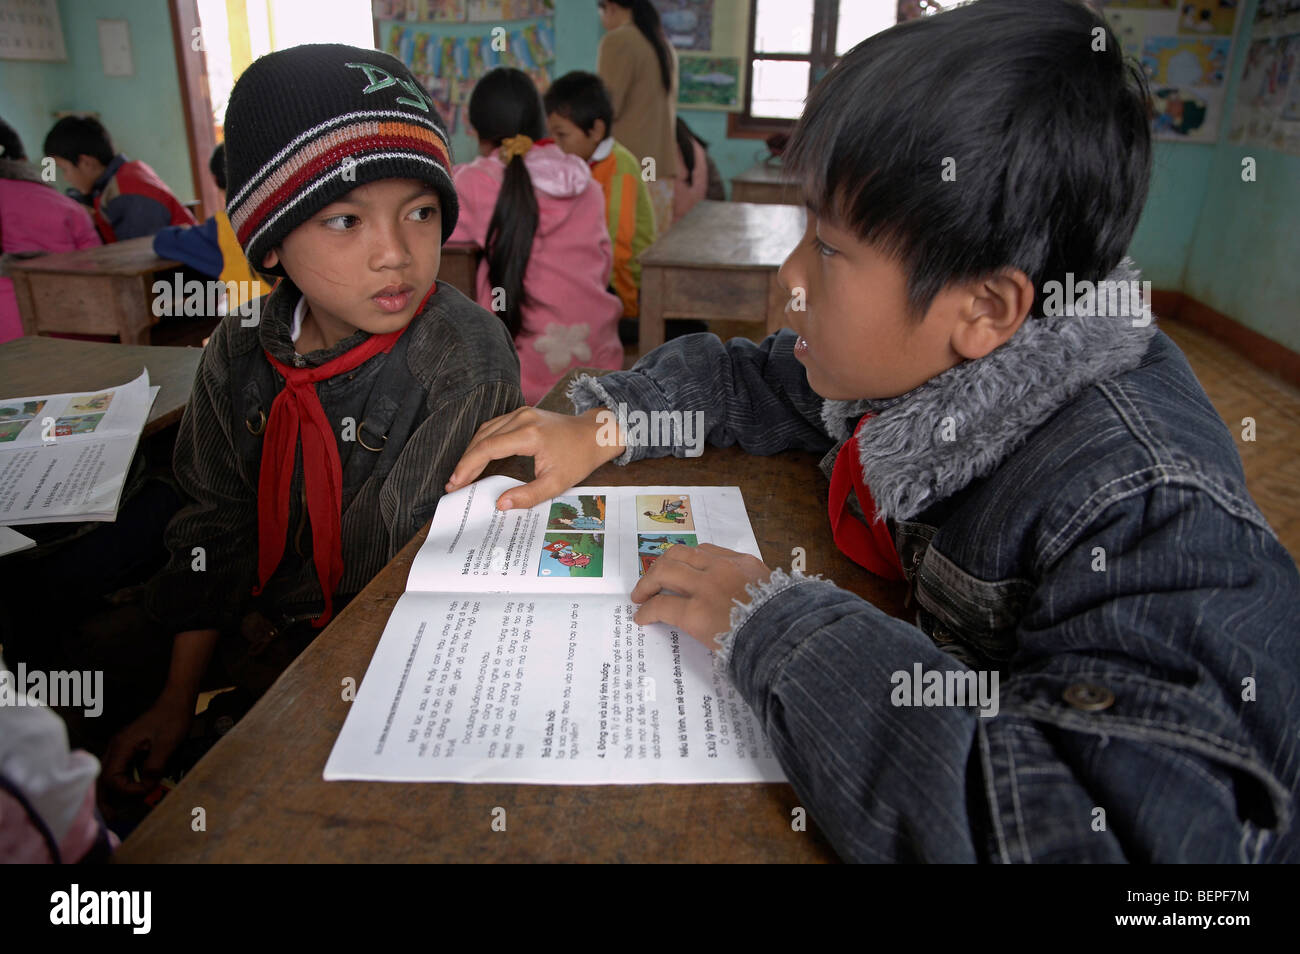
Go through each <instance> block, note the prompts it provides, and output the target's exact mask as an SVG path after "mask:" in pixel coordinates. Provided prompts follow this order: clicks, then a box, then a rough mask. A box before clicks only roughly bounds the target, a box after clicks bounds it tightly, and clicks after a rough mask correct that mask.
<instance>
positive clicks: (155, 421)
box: [0, 336, 203, 437]
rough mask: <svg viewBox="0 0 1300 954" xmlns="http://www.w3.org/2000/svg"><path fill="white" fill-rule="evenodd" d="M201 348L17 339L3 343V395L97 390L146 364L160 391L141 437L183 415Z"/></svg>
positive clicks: (134, 373) (0, 377) (123, 380)
mask: <svg viewBox="0 0 1300 954" xmlns="http://www.w3.org/2000/svg"><path fill="white" fill-rule="evenodd" d="M202 357H203V349H202V348H150V347H143V346H138V345H119V344H100V343H98V342H93V341H69V340H66V339H63V338H37V337H30V336H29V337H24V338H15V339H14V340H13V341H6V342H4V343H2V344H0V381H3V382H4V392H3V396H6V397H24V396H26V395H29V394H63V393H65V392H68V391H97V390H99V389H101V388H107V387H113V386H114V385H118V384H126V382H128V381H130V380H132V379H133V378H135V377H136V376H137V375H139V373H140V371H141V370H142V369H144V368H148V369H149V383H150V384H157V385H159V386H160V387H161V388H162V390H160V391H159V392H158V398H157V400H155V401H154V403H153V408H152V409H151V410H150V411H149V418H148V420H147V421H146V422H145V425H144V431H143V432H142V436H143V437H148V436H149V435H150V434H153V433H154V432H156V431H160V430H162V429H163V428H165V427H167V426H168V425H171V424H175V423H177V422H178V421H179V420H180V419H181V412H183V411H184V410H185V405H186V404H188V403H189V400H190V390H191V388H192V387H193V385H194V372H195V371H196V370H197V369H198V366H199V359H200V358H202Z"/></svg>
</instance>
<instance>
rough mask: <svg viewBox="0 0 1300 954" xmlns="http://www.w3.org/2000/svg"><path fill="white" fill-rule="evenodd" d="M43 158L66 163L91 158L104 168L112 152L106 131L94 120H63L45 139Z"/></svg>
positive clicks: (111, 159)
mask: <svg viewBox="0 0 1300 954" xmlns="http://www.w3.org/2000/svg"><path fill="white" fill-rule="evenodd" d="M45 155H47V156H57V157H58V158H59V159H66V160H68V161H69V162H76V161H77V160H78V159H79V158H80V157H82V156H91V157H93V158H95V159H98V160H99V161H100V162H102V163H103V164H104V165H108V164H109V163H110V162H112V161H113V156H114V155H115V150H114V149H113V140H112V139H110V138H109V136H108V130H107V129H105V128H104V126H103V124H102V123H101V122H100V121H99V120H98V119H96V118H95V117H94V116H64V117H63V118H62V119H60V120H59V121H58V122H57V123H55V124H54V126H53V127H52V128H51V129H50V131H49V133H48V134H47V135H46V137H45Z"/></svg>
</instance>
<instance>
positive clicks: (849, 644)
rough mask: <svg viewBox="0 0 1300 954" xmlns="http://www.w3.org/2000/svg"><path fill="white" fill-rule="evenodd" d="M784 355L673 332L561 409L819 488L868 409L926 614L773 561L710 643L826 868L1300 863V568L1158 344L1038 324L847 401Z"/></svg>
mask: <svg viewBox="0 0 1300 954" xmlns="http://www.w3.org/2000/svg"><path fill="white" fill-rule="evenodd" d="M1134 277H1135V273H1133V272H1132V270H1131V268H1130V266H1129V265H1128V263H1125V264H1124V265H1123V266H1121V268H1120V269H1119V270H1118V271H1117V273H1115V274H1113V275H1112V276H1110V278H1112V279H1115V280H1128V279H1132V278H1134ZM795 340H796V336H795V335H794V334H793V333H792V332H790V331H782V332H780V333H778V334H775V335H772V336H770V337H769V338H768V339H767V340H766V341H764V342H763V343H762V344H761V345H754V344H753V343H751V342H748V341H745V340H743V339H734V340H732V341H730V342H727V343H726V344H723V343H722V342H721V341H719V340H718V339H717V338H716V337H713V336H707V335H695V336H690V337H687V338H679V339H677V340H676V341H672V342H669V343H668V344H667V345H665V346H663V347H661V348H659V349H657V350H655V351H654V352H652V353H650V354H648V355H646V356H645V357H644V358H643V359H642V360H641V361H640V362H639V363H638V364H637V366H636V367H635V368H634V369H633V370H632V371H630V372H623V373H616V374H612V375H606V376H604V377H601V378H599V379H594V378H581V379H579V380H578V381H576V382H575V383H574V386H573V388H572V390H571V392H570V394H571V397H572V398H573V401H574V405H575V407H576V408H577V410H578V411H579V412H581V411H584V410H586V409H588V408H590V407H593V406H598V405H602V404H603V405H606V406H610V407H613V406H616V405H617V404H618V403H619V402H623V403H624V404H626V405H627V407H628V408H636V409H642V410H646V411H655V410H678V411H684V412H685V411H702V412H703V413H704V415H705V417H704V420H705V423H706V429H707V430H706V433H707V436H708V440H709V442H710V443H712V444H716V445H719V446H728V445H731V444H733V443H739V444H740V445H741V447H742V448H744V449H745V450H747V451H749V452H750V453H754V454H771V453H776V452H778V451H781V450H785V449H790V448H800V449H803V450H809V451H813V452H816V453H821V454H825V458H824V460H823V470H826V471H829V468H830V465H831V464H832V463H833V461H834V458H835V454H836V453H837V451H838V449H839V446H840V444H841V443H842V442H843V441H844V439H846V438H847V437H848V436H849V435H850V434H851V433H852V430H853V428H854V426H855V424H856V422H857V420H858V419H859V418H860V416H861V415H862V414H863V413H865V412H866V411H874V412H875V413H876V415H877V417H876V419H874V420H873V421H872V422H871V424H870V425H869V426H868V427H867V428H865V429H864V431H863V437H862V439H861V440H860V442H859V443H860V449H861V459H862V463H863V470H864V476H865V478H866V480H867V482H868V484H869V486H870V487H871V490H872V495H873V497H874V499H875V500H876V502H877V505H878V508H879V510H880V512H881V515H882V517H884V518H887V519H888V520H889V524H888V525H889V527H890V529H891V532H892V534H893V538H894V541H895V544H896V547H897V549H898V552H899V555H900V557H901V559H902V561H903V565H904V568H905V571H906V573H907V576H908V580H909V583H910V584H911V585H912V586H913V587H914V592H915V597H916V606H917V614H916V619H915V624H914V625H913V624H911V623H908V622H905V621H903V620H899V619H896V618H893V617H891V616H889V615H887V614H885V613H884V612H883V611H881V610H880V609H878V608H876V607H875V606H873V605H872V604H870V603H869V602H867V601H865V600H863V599H861V598H860V597H858V596H856V595H854V594H852V593H849V592H847V591H845V590H842V589H839V588H838V587H836V586H835V585H834V584H833V583H832V582H830V581H827V580H821V579H818V578H811V577H806V576H804V575H803V574H801V573H799V572H793V573H787V572H785V571H784V570H780V569H778V570H776V571H775V572H774V573H773V575H772V578H771V580H770V581H769V582H768V583H766V584H764V585H762V586H759V587H750V593H749V596H750V599H749V601H748V602H747V603H745V604H741V603H737V604H736V606H735V607H734V608H733V611H732V619H731V624H732V628H731V630H730V632H729V633H727V634H726V635H725V636H723V637H722V639H721V643H722V645H723V649H722V651H721V652H720V653H719V663H720V664H722V665H726V666H727V667H728V671H729V673H730V675H731V678H732V679H733V680H734V682H735V684H736V685H737V687H738V688H739V689H740V690H741V692H742V693H743V695H744V696H745V698H746V700H747V701H748V703H749V705H750V706H751V707H752V708H753V710H754V711H755V713H756V714H757V716H758V717H759V719H760V720H761V721H762V723H763V725H764V727H765V729H766V731H767V733H768V736H769V738H770V739H771V741H772V743H773V746H774V748H775V750H776V752H777V754H778V757H779V758H780V760H781V763H782V765H783V767H784V769H785V771H786V774H787V775H788V777H789V778H790V781H791V783H792V784H793V785H794V787H795V789H796V791H797V792H798V793H799V796H800V798H801V799H802V800H803V804H804V805H806V806H808V808H809V810H810V811H811V813H812V815H813V817H814V818H815V819H816V820H817V821H818V823H819V824H820V825H821V826H822V828H823V829H824V830H825V831H826V832H827V834H828V836H829V838H830V841H831V843H832V844H833V845H834V846H835V848H836V850H837V851H838V852H839V854H840V855H841V856H842V857H843V858H845V859H848V860H854V861H911V860H926V861H1002V862H1015V861H1018V862H1030V861H1040V862H1041V861H1161V862H1165V861H1214V862H1242V861H1296V860H1300V837H1298V834H1297V826H1296V823H1295V820H1294V808H1295V797H1296V792H1297V788H1298V787H1300V738H1297V734H1296V731H1295V727H1296V726H1297V725H1300V622H1298V621H1300V575H1297V572H1296V565H1295V562H1294V560H1293V559H1292V558H1291V556H1290V555H1288V553H1287V552H1286V550H1285V549H1283V547H1282V546H1281V545H1280V544H1279V542H1278V540H1277V538H1276V536H1275V534H1274V533H1273V532H1272V530H1271V529H1270V528H1269V526H1268V523H1267V522H1266V521H1265V519H1264V517H1263V516H1262V515H1261V514H1260V512H1259V510H1258V508H1257V507H1256V505H1255V503H1254V501H1253V500H1252V499H1251V497H1250V494H1249V493H1248V492H1247V490H1246V485H1245V478H1244V476H1243V474H1242V470H1241V464H1240V458H1239V456H1238V453H1237V449H1236V446H1235V445H1234V443H1233V438H1232V436H1231V434H1230V432H1229V431H1228V429H1227V428H1226V427H1225V426H1224V423H1223V421H1222V419H1221V418H1220V417H1219V415H1218V413H1217V412H1216V411H1215V409H1214V408H1213V406H1212V405H1211V404H1210V402H1209V400H1208V398H1207V397H1206V395H1205V392H1204V391H1203V390H1202V388H1201V386H1200V385H1199V383H1198V382H1197V380H1196V378H1195V376H1194V375H1193V374H1192V371H1191V368H1190V367H1189V366H1188V364H1187V361H1186V359H1185V358H1184V357H1183V355H1182V353H1181V352H1180V351H1179V350H1178V349H1177V347H1176V346H1174V344H1173V343H1172V342H1171V341H1170V340H1169V338H1168V337H1166V336H1165V335H1164V334H1163V333H1161V332H1159V331H1158V330H1157V329H1156V327H1155V325H1154V324H1153V323H1145V324H1144V322H1143V320H1142V319H1139V320H1137V321H1136V322H1135V320H1134V319H1132V318H1129V317H1124V318H1083V317H1053V318H1043V317H1031V318H1030V319H1029V320H1027V321H1026V323H1025V325H1024V326H1023V327H1022V328H1021V329H1020V330H1019V331H1018V332H1017V333H1016V335H1015V336H1013V338H1012V339H1011V340H1010V341H1008V342H1007V343H1006V344H1004V345H1003V346H1002V347H1001V348H999V349H997V350H996V351H994V352H992V353H991V354H989V355H987V356H985V357H984V358H981V359H979V360H976V361H968V362H965V363H963V364H961V365H958V366H957V367H955V368H952V369H950V370H949V371H946V372H944V373H943V374H941V375H938V376H936V377H935V378H932V379H931V380H930V381H928V382H926V383H925V384H924V385H922V386H921V387H919V388H917V389H915V390H913V391H911V392H909V393H907V394H904V395H902V396H899V397H896V398H891V399H888V400H883V401H860V402H843V401H828V400H824V399H822V398H821V397H820V396H818V395H817V394H815V393H813V392H812V390H811V389H810V388H809V387H808V383H807V377H806V374H805V373H804V369H803V367H802V366H801V365H800V364H799V363H798V361H797V360H796V359H795V358H794V356H793V347H794V343H795ZM685 452H686V449H685V448H683V447H679V448H675V449H672V450H669V449H664V448H658V449H655V448H646V447H636V448H629V449H628V451H627V452H626V453H625V454H624V455H623V457H621V458H620V459H619V462H620V463H626V462H628V461H630V460H635V459H639V458H641V457H645V456H652V455H656V454H667V453H676V454H678V456H684V454H685ZM862 572H864V573H865V572H866V571H865V570H863V571H862ZM899 673H904V674H907V675H908V676H910V677H911V678H912V680H914V681H915V682H917V684H918V688H916V689H915V690H914V691H915V692H916V695H914V696H912V697H911V698H910V700H909V699H908V698H907V697H906V694H903V695H902V696H900V688H901V687H902V686H903V685H906V684H907V680H903V681H900V680H899V678H898V674H899ZM931 673H939V674H942V675H941V678H943V679H946V680H947V682H948V684H949V685H955V684H956V683H958V682H960V681H961V680H963V679H967V674H969V679H967V682H966V683H965V684H966V685H967V686H970V687H971V688H972V689H973V688H974V686H975V684H976V678H977V677H978V678H984V679H985V680H986V681H985V685H986V686H989V685H996V686H997V693H996V704H995V705H993V706H987V707H983V708H980V707H976V706H971V705H966V706H962V705H951V704H948V705H942V704H939V705H935V704H929V703H928V702H927V701H926V699H928V698H929V697H928V696H924V697H923V696H922V694H921V690H920V688H919V684H920V683H922V682H924V683H925V684H926V685H927V686H930V685H932V683H931V682H930V674H931ZM994 675H996V676H997V677H998V682H997V683H996V684H994V683H993V682H992V677H993V676H994ZM917 676H920V677H922V678H921V679H916V677H917ZM954 677H955V678H954ZM933 698H934V700H935V701H939V700H942V701H948V702H951V701H952V696H951V695H949V696H943V695H942V694H940V693H939V692H938V691H937V690H936V693H935V695H934V697H933ZM904 701H911V702H913V703H917V702H919V703H921V704H911V705H903V704H901V703H902V702H904ZM981 713H983V714H981Z"/></svg>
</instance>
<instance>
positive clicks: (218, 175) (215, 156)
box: [208, 142, 226, 192]
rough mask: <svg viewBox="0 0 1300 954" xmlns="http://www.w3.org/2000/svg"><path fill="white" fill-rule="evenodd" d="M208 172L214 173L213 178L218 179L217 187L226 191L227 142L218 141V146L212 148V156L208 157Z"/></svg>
mask: <svg viewBox="0 0 1300 954" xmlns="http://www.w3.org/2000/svg"><path fill="white" fill-rule="evenodd" d="M208 172H210V173H212V178H214V179H216V180H217V188H218V189H220V190H221V191H222V192H225V191H226V144H225V143H224V142H219V143H217V148H215V149H213V150H212V156H211V157H210V158H209V159H208Z"/></svg>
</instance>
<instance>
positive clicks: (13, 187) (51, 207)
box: [0, 119, 100, 341]
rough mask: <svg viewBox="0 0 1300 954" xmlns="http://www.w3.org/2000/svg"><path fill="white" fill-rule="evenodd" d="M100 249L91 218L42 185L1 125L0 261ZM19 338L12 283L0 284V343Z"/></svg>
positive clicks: (1, 122)
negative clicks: (16, 256) (14, 256)
mask: <svg viewBox="0 0 1300 954" xmlns="http://www.w3.org/2000/svg"><path fill="white" fill-rule="evenodd" d="M99 244H100V241H99V233H97V232H96V231H95V224H94V223H93V222H92V221H91V220H90V213H89V212H87V211H86V209H84V208H83V207H82V206H79V205H77V203H76V202H73V201H72V200H71V199H69V198H68V197H67V196H66V195H63V194H61V193H60V192H59V191H58V190H57V189H55V188H54V187H53V186H52V185H49V184H48V183H45V182H43V181H42V180H41V175H40V170H39V169H38V168H37V167H36V166H34V165H32V164H31V163H30V162H28V161H27V153H26V151H25V150H24V149H23V142H22V140H21V139H20V138H19V137H18V133H17V132H15V131H14V128H13V127H12V126H10V125H9V124H8V123H6V122H5V121H4V120H3V119H0V255H6V256H7V255H9V254H12V253H15V252H18V253H21V252H71V251H73V250H74V249H79V248H88V247H90V246H92V245H99ZM22 334H23V321H22V316H21V315H20V314H19V313H18V299H17V297H16V296H15V295H14V283H13V279H10V278H0V341H9V340H10V339H13V338H21V337H22Z"/></svg>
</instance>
